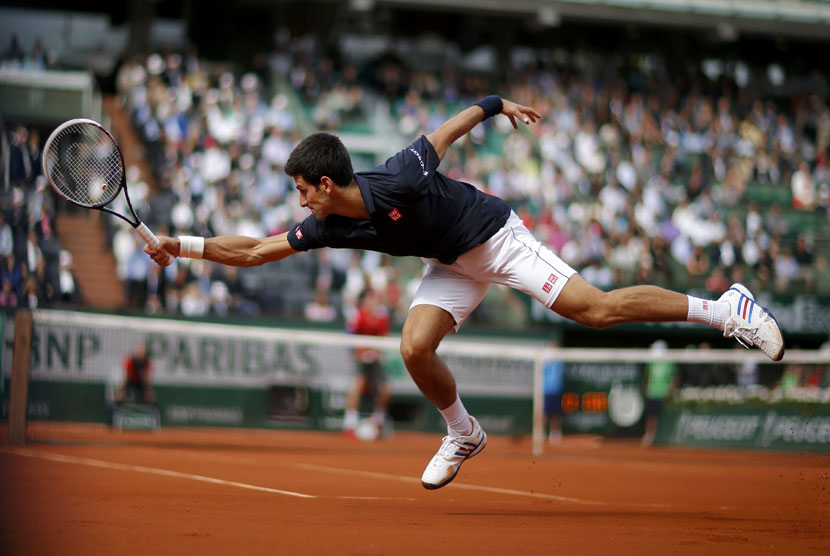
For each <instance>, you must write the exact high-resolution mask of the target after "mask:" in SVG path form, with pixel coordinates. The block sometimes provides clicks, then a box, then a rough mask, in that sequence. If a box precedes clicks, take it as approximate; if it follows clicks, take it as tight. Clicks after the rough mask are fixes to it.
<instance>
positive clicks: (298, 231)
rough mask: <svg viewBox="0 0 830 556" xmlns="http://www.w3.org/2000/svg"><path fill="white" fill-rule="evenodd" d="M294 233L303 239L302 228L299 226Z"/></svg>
mask: <svg viewBox="0 0 830 556" xmlns="http://www.w3.org/2000/svg"><path fill="white" fill-rule="evenodd" d="M294 235H295V236H297V239H303V231H302V230H301V229H300V227H299V226H297V227H296V228H294Z"/></svg>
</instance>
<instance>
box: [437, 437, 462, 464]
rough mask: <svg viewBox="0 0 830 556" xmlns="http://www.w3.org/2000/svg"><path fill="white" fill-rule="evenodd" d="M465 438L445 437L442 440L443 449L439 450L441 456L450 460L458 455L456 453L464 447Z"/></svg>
mask: <svg viewBox="0 0 830 556" xmlns="http://www.w3.org/2000/svg"><path fill="white" fill-rule="evenodd" d="M462 438H463V437H457V438H456V437H452V436H449V435H447V436H445V437H444V438H442V439H441V447H440V448H439V449H438V454H437V455H439V456H441V457H443V458H445V459H449V458H450V457H452V456H455V455H456V452H457V451H458V450H459V448H463V447H464V440H462Z"/></svg>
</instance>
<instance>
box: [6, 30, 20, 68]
mask: <svg viewBox="0 0 830 556" xmlns="http://www.w3.org/2000/svg"><path fill="white" fill-rule="evenodd" d="M23 56H24V53H23V48H22V47H21V46H20V40H19V39H18V38H17V33H12V38H11V41H10V42H9V47H8V48H7V49H6V52H4V53H3V64H4V65H6V64H9V65H13V66H19V65H20V64H22V63H23Z"/></svg>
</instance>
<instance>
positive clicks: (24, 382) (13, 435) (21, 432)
mask: <svg viewBox="0 0 830 556" xmlns="http://www.w3.org/2000/svg"><path fill="white" fill-rule="evenodd" d="M31 357H32V312H31V311H18V312H17V314H16V315H15V319H14V356H13V361H12V380H11V387H10V392H9V444H25V443H26V410H27V407H28V398H29V366H30V364H31Z"/></svg>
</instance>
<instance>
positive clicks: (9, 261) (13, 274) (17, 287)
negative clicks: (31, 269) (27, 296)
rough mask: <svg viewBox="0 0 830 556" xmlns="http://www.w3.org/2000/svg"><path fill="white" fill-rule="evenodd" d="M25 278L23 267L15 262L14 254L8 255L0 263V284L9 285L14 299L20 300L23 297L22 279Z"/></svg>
mask: <svg viewBox="0 0 830 556" xmlns="http://www.w3.org/2000/svg"><path fill="white" fill-rule="evenodd" d="M25 277H26V271H25V269H24V268H23V266H22V265H21V264H20V263H19V262H17V258H16V257H15V256H14V253H10V254H9V255H8V256H6V257H5V259H3V261H2V267H1V268H0V283H2V282H6V281H8V282H9V284H10V285H11V289H12V292H14V295H15V298H16V299H20V297H21V296H22V295H23V279H24V278H25Z"/></svg>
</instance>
